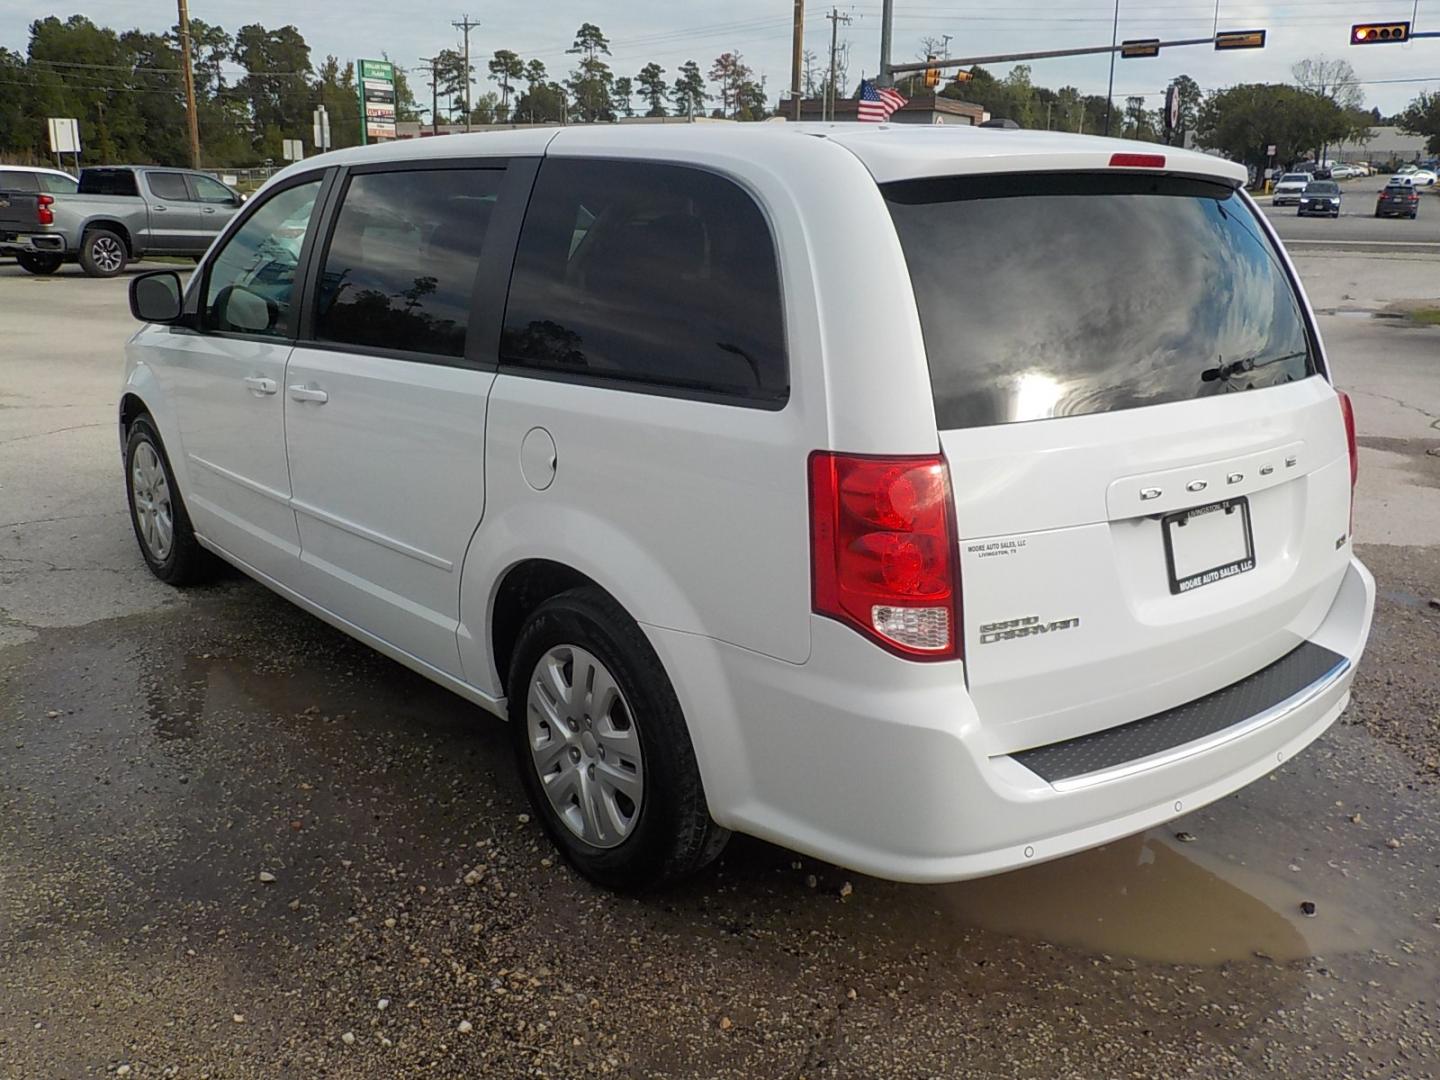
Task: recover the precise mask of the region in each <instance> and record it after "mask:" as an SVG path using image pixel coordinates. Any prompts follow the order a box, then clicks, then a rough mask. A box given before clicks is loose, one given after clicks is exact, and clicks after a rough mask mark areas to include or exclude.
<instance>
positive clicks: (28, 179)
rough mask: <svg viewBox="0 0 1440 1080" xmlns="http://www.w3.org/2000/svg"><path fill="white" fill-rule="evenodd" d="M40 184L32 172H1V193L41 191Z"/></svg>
mask: <svg viewBox="0 0 1440 1080" xmlns="http://www.w3.org/2000/svg"><path fill="white" fill-rule="evenodd" d="M39 190H40V182H39V181H38V180H36V179H35V174H34V173H32V172H8V171H7V172H0V191H39Z"/></svg>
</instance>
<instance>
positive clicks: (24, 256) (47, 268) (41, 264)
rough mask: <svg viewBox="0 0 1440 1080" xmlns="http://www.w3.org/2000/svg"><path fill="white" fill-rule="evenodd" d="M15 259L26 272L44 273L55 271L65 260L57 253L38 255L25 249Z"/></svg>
mask: <svg viewBox="0 0 1440 1080" xmlns="http://www.w3.org/2000/svg"><path fill="white" fill-rule="evenodd" d="M15 261H16V262H17V263H19V264H20V269H21V270H24V271H25V272H26V273H29V274H37V275H44V274H53V273H55V271H56V270H59V269H60V266H61V264H62V263H63V262H64V261H65V260H64V258H63V257H61V256H59V255H40V254H37V253H36V252H33V251H26V252H22V253H21V254H19V255H17V256H15Z"/></svg>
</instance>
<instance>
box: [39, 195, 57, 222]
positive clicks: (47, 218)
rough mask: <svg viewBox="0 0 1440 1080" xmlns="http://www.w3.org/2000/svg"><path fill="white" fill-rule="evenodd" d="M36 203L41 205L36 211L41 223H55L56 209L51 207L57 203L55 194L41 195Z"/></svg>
mask: <svg viewBox="0 0 1440 1080" xmlns="http://www.w3.org/2000/svg"><path fill="white" fill-rule="evenodd" d="M35 205H36V206H38V207H39V209H38V210H36V211H35V216H36V218H38V219H39V221H40V224H41V225H54V224H55V211H54V210H51V209H50V207H52V206H54V205H55V196H54V195H41V196H39V197H38V198H37V199H36V200H35Z"/></svg>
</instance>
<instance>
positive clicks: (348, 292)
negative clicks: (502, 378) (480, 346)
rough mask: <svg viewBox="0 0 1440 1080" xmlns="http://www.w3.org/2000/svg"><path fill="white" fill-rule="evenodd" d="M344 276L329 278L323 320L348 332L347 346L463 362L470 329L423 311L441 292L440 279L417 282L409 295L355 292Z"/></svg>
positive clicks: (403, 292)
mask: <svg viewBox="0 0 1440 1080" xmlns="http://www.w3.org/2000/svg"><path fill="white" fill-rule="evenodd" d="M349 273H350V271H349V270H345V271H343V272H342V273H340V274H333V275H332V274H326V275H325V278H326V286H325V291H326V293H328V294H329V296H330V300H329V303H328V304H325V303H324V302H323V301H322V305H321V307H322V311H323V312H324V315H323V316H322V317H328V318H329V319H330V320H331V321H332V322H338V323H340V324H341V325H342V327H343V333H344V335H345V340H347V341H351V342H355V343H361V344H365V345H371V346H375V347H377V348H391V349H401V350H422V349H423V350H424V351H426V352H440V353H444V354H448V355H453V356H460V355H461V354H462V353H463V352H464V351H465V328H464V327H463V326H461V325H459V324H458V323H457V322H456V320H454V319H448V318H440V317H438V316H436V315H434V314H432V313H431V312H429V311H427V310H425V308H424V307H423V306H422V305H423V303H424V300H425V297H427V296H429V295H431V294H433V293H434V292H435V289H436V287H437V283H436V280H435V278H433V277H428V276H422V277H417V278H415V279H413V281H412V282H411V285H410V287H409V288H408V289H403V290H401V291H400V292H397V293H387V292H385V290H383V289H379V288H375V287H373V286H371V287H364V288H353V289H352V288H351V286H350V284H349V282H347V281H345V280H344V279H345V277H346V276H347V275H348V274H349Z"/></svg>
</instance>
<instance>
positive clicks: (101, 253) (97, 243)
mask: <svg viewBox="0 0 1440 1080" xmlns="http://www.w3.org/2000/svg"><path fill="white" fill-rule="evenodd" d="M129 261H130V252H129V250H128V249H127V248H126V247H125V241H124V240H122V239H121V238H120V237H118V236H116V235H115V234H114V233H113V232H111V231H110V230H109V229H91V230H90V231H89V232H87V233H86V234H85V236H84V239H82V240H81V241H80V266H81V268H82V269H83V270H84V271H85V273H87V274H89V275H90V276H91V277H98V278H110V277H114V276H115V275H116V274H118V273H120V271H122V270H124V269H125V264H126V263H128V262H129Z"/></svg>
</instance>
